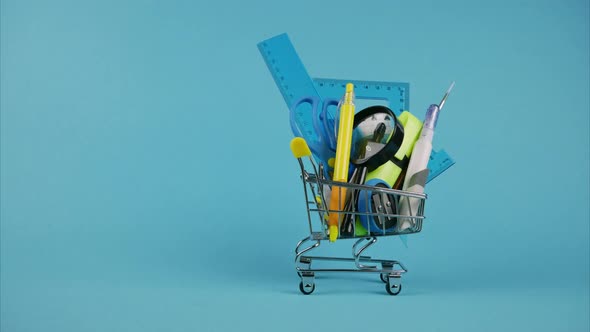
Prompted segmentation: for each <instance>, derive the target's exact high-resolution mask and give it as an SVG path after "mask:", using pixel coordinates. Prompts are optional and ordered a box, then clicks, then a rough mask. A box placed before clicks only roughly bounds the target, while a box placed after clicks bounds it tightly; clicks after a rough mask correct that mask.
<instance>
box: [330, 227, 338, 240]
mask: <svg viewBox="0 0 590 332" xmlns="http://www.w3.org/2000/svg"><path fill="white" fill-rule="evenodd" d="M336 239H338V226H337V225H331V226H330V242H336Z"/></svg>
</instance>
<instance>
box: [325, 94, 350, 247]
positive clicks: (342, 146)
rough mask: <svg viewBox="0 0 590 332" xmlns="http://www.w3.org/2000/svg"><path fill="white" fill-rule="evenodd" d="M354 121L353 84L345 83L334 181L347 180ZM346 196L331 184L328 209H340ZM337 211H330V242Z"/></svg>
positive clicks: (336, 221)
mask: <svg viewBox="0 0 590 332" xmlns="http://www.w3.org/2000/svg"><path fill="white" fill-rule="evenodd" d="M353 122H354V86H353V85H352V83H349V84H347V85H346V92H345V93H344V99H343V101H342V104H341V105H340V120H339V122H338V143H337V145H336V160H335V163H334V181H338V182H346V181H348V166H349V164H350V148H351V144H352V125H353ZM345 198H346V188H345V187H340V186H332V196H331V198H330V210H342V209H343V208H344V205H345V204H346V202H345ZM339 218H340V214H339V213H334V212H332V213H330V216H329V219H328V226H329V232H330V242H334V241H336V239H337V238H338V225H339Z"/></svg>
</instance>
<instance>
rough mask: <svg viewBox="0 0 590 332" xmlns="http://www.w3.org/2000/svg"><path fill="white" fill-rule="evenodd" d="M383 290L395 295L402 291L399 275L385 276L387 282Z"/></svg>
mask: <svg viewBox="0 0 590 332" xmlns="http://www.w3.org/2000/svg"><path fill="white" fill-rule="evenodd" d="M381 278H383V276H381ZM385 290H386V291H387V293H389V295H397V294H399V293H400V292H401V291H402V283H401V278H400V277H389V276H388V277H387V284H386V285H385Z"/></svg>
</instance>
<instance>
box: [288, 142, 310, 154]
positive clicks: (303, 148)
mask: <svg viewBox="0 0 590 332" xmlns="http://www.w3.org/2000/svg"><path fill="white" fill-rule="evenodd" d="M290 146H291V152H293V155H294V156H295V158H301V157H309V156H311V151H310V150H309V146H307V142H306V141H305V140H304V139H303V138H302V137H295V138H294V139H292V140H291V144H290Z"/></svg>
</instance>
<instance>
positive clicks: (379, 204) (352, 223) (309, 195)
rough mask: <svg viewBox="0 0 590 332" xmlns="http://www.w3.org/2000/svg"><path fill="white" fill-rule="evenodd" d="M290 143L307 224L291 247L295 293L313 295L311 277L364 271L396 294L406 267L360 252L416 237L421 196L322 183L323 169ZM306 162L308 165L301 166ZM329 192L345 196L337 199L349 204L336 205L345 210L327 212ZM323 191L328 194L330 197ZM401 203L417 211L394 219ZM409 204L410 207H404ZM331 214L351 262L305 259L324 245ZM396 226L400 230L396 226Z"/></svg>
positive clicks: (421, 211) (421, 210) (305, 149)
mask: <svg viewBox="0 0 590 332" xmlns="http://www.w3.org/2000/svg"><path fill="white" fill-rule="evenodd" d="M293 142H295V140H294V141H293ZM293 142H292V144H291V149H292V151H293V154H294V155H295V157H296V158H297V160H298V161H299V166H300V168H301V179H302V181H303V187H304V194H305V202H306V209H307V218H308V223H309V236H307V237H305V238H304V239H302V240H301V241H299V243H298V244H297V247H296V248H295V266H296V270H297V274H298V275H299V277H300V278H301V282H300V283H299V290H300V291H301V292H302V293H303V294H306V295H307V294H311V293H313V291H314V290H315V274H316V273H323V272H366V273H377V274H379V275H380V278H381V280H382V281H383V282H384V283H385V284H386V287H385V289H386V290H387V292H388V293H389V294H391V295H397V294H399V293H400V292H401V289H402V284H401V277H402V275H403V274H404V273H406V272H407V271H408V270H407V269H406V267H405V266H404V265H403V264H402V263H401V262H399V261H397V260H388V259H375V258H371V257H369V256H363V255H362V253H363V252H364V251H365V250H367V249H368V248H369V247H370V246H372V245H373V244H375V243H376V242H377V239H378V238H379V237H384V236H394V235H405V234H412V233H418V232H420V231H421V230H422V221H423V219H424V202H425V200H426V195H425V194H418V193H413V192H406V191H400V190H394V189H389V188H384V187H378V186H367V185H362V184H354V183H343V182H335V181H331V180H328V179H327V178H326V177H325V175H324V172H323V165H322V164H320V165H319V168H318V167H316V164H315V163H314V161H313V159H312V156H311V152H310V150H309V148H308V147H307V145H306V144H305V141H304V140H302V139H300V141H299V145H300V146H296V145H297V144H293ZM301 142H303V143H301ZM301 144H303V146H301ZM306 157H307V158H306ZM307 159H308V160H309V162H307V161H306V160H307ZM310 167H311V168H310ZM308 170H309V171H308ZM335 190H339V191H346V194H344V193H342V195H339V197H344V199H345V200H346V201H348V202H351V204H339V206H342V205H344V206H346V208H343V209H329V208H328V206H329V204H328V203H327V199H328V197H329V196H331V195H334V191H335ZM329 191H332V193H331V194H330V193H329ZM404 200H407V202H406V203H408V206H417V209H416V211H411V209H410V213H409V214H408V215H400V214H398V213H397V211H400V205H401V204H403V203H404ZM410 200H412V201H413V202H412V203H413V204H409V201H410ZM332 213H336V214H338V217H339V219H338V220H339V229H340V235H339V237H338V240H339V241H341V240H345V239H355V240H356V241H355V242H354V244H353V245H352V257H332V256H310V255H309V253H310V252H311V251H312V250H313V249H315V248H317V247H319V246H320V244H321V243H322V241H326V240H329V232H328V229H329V228H328V226H327V220H328V219H329V215H330V214H332ZM363 221H364V222H363ZM402 224H403V225H405V226H404V227H400V225H402ZM314 261H336V262H341V263H346V262H347V263H349V264H351V263H354V267H349V268H316V267H315V265H314V267H312V263H313V262H314Z"/></svg>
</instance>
